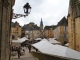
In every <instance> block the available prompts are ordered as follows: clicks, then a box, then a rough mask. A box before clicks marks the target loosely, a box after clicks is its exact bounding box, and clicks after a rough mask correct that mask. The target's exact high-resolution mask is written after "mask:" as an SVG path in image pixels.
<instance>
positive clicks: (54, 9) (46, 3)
mask: <svg viewBox="0 0 80 60" xmlns="http://www.w3.org/2000/svg"><path fill="white" fill-rule="evenodd" d="M27 2H29V4H30V6H31V7H32V9H31V12H30V14H29V15H28V16H27V17H26V18H24V17H21V18H18V19H13V20H12V21H13V22H15V21H18V22H19V24H20V25H21V26H23V25H24V24H28V23H30V22H34V23H35V24H37V25H38V26H39V25H40V21H41V18H42V21H43V25H44V26H45V25H47V26H48V25H49V26H50V25H56V24H57V23H58V22H59V21H60V20H61V19H62V18H63V17H64V16H65V17H66V16H67V14H68V7H69V0H16V1H15V5H14V7H13V9H14V13H17V14H24V10H23V6H24V4H26V3H27Z"/></svg>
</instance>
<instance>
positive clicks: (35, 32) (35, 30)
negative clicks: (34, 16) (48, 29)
mask: <svg viewBox="0 0 80 60" xmlns="http://www.w3.org/2000/svg"><path fill="white" fill-rule="evenodd" d="M22 29H23V31H25V36H26V37H27V38H29V39H30V40H33V39H35V38H39V37H40V27H38V26H37V25H36V24H34V23H33V22H30V23H29V24H26V25H24V26H23V28H22Z"/></svg>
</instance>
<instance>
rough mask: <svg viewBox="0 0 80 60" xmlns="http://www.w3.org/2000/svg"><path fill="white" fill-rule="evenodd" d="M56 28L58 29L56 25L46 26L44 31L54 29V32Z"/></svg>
mask: <svg viewBox="0 0 80 60" xmlns="http://www.w3.org/2000/svg"><path fill="white" fill-rule="evenodd" d="M55 27H56V25H52V26H45V27H44V29H45V30H50V28H52V29H53V30H54V28H55Z"/></svg>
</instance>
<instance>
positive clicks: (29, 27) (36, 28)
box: [22, 24, 40, 31]
mask: <svg viewBox="0 0 80 60" xmlns="http://www.w3.org/2000/svg"><path fill="white" fill-rule="evenodd" d="M22 29H23V30H28V31H31V30H39V29H40V27H38V26H37V25H32V26H30V25H29V24H26V25H24V26H23V28H22Z"/></svg>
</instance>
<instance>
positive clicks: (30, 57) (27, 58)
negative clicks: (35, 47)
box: [11, 47, 38, 60]
mask: <svg viewBox="0 0 80 60" xmlns="http://www.w3.org/2000/svg"><path fill="white" fill-rule="evenodd" d="M24 49H25V54H24V55H23V56H20V58H18V55H16V56H12V57H11V60H38V59H37V58H36V57H34V56H33V55H32V54H31V53H29V51H28V49H27V48H26V47H24Z"/></svg>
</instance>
